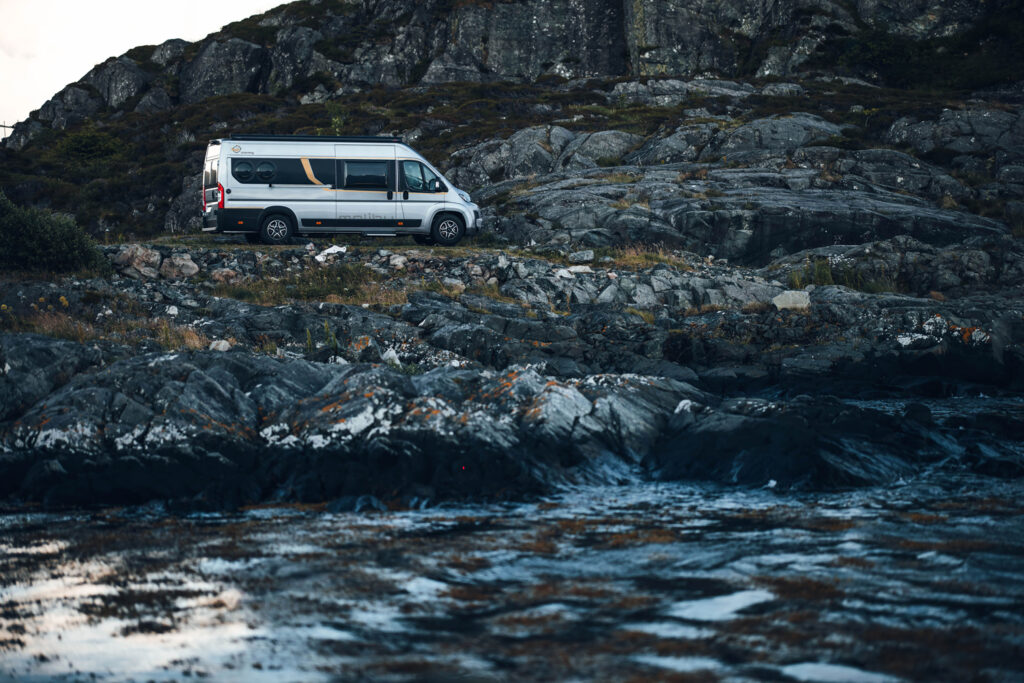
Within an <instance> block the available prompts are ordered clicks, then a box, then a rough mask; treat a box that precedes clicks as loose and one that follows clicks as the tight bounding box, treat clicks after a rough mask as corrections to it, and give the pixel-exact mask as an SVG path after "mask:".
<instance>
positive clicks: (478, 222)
mask: <svg viewBox="0 0 1024 683" xmlns="http://www.w3.org/2000/svg"><path fill="white" fill-rule="evenodd" d="M470 210H471V211H472V212H473V220H472V221H470V224H469V226H467V227H466V235H467V236H470V235H476V234H479V233H480V231H481V230H483V220H482V219H481V218H480V207H479V206H477V205H476V204H472V205H470Z"/></svg>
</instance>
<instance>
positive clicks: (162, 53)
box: [149, 38, 188, 66]
mask: <svg viewBox="0 0 1024 683" xmlns="http://www.w3.org/2000/svg"><path fill="white" fill-rule="evenodd" d="M186 47H188V41H185V40H180V39H177V38H174V39H171V40H167V41H164V42H163V43H160V44H159V45H157V46H156V48H155V49H154V50H153V54H151V55H150V57H149V59H150V61H152V62H155V63H156V64H159V65H160V66H167V65H168V64H170V63H171V62H173V61H174V60H176V59H178V58H179V57H181V56H182V55H183V54H184V53H185V48H186Z"/></svg>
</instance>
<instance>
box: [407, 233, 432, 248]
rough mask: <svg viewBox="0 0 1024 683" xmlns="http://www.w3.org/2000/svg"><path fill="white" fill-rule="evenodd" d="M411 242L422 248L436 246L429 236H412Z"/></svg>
mask: <svg viewBox="0 0 1024 683" xmlns="http://www.w3.org/2000/svg"><path fill="white" fill-rule="evenodd" d="M412 241H413V242H415V243H416V244H419V245H422V246H424V247H432V246H434V244H436V243H435V242H434V238H433V237H431V236H430V235H413V236H412Z"/></svg>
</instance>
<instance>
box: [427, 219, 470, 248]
mask: <svg viewBox="0 0 1024 683" xmlns="http://www.w3.org/2000/svg"><path fill="white" fill-rule="evenodd" d="M430 236H431V238H433V240H434V242H436V243H437V244H440V245H441V246H442V247H454V246H455V245H456V244H458V243H459V241H460V240H461V239H462V238H463V237H465V236H466V222H465V221H464V220H462V217H461V216H459V215H457V214H454V213H443V214H441V215H440V216H437V217H436V218H434V224H433V225H432V226H431V228H430Z"/></svg>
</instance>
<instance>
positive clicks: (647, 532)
mask: <svg viewBox="0 0 1024 683" xmlns="http://www.w3.org/2000/svg"><path fill="white" fill-rule="evenodd" d="M677 540H679V539H678V538H677V537H676V534H675V532H673V531H672V530H671V529H631V530H629V531H623V532H620V533H614V534H607V535H605V536H604V537H603V538H602V543H601V547H604V548H625V547H628V546H633V545H647V544H649V543H675V542H676V541H677Z"/></svg>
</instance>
